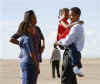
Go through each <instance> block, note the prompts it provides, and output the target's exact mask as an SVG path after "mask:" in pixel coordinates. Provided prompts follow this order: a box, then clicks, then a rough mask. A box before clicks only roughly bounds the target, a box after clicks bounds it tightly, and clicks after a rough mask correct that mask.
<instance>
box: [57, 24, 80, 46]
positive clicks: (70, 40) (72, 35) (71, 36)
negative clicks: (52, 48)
mask: <svg viewBox="0 0 100 84" xmlns="http://www.w3.org/2000/svg"><path fill="white" fill-rule="evenodd" d="M78 29H79V28H78V27H77V26H76V25H75V27H72V28H71V30H70V32H69V34H68V36H66V38H64V39H61V40H60V41H59V43H61V44H62V45H63V46H65V47H67V46H69V45H70V44H72V43H73V42H74V41H75V40H76V38H77V36H78Z"/></svg>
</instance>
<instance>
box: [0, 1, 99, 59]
mask: <svg viewBox="0 0 100 84" xmlns="http://www.w3.org/2000/svg"><path fill="white" fill-rule="evenodd" d="M99 4H100V0H0V58H2V59H16V58H17V57H18V55H19V52H20V48H19V47H18V46H16V45H13V44H11V43H10V42H9V39H10V37H11V36H12V35H13V34H14V33H15V32H16V31H17V29H18V25H19V23H20V22H21V21H22V20H23V16H24V12H25V11H27V10H34V11H35V13H36V16H37V20H38V23H37V25H38V26H39V27H40V28H41V31H42V32H43V34H44V37H45V42H46V48H45V51H44V53H43V58H50V56H51V54H52V49H53V43H54V42H55V39H56V34H57V25H58V12H59V9H60V8H69V9H70V8H72V7H79V8H80V9H81V11H82V15H81V20H83V21H84V22H85V24H84V30H85V47H84V49H83V51H82V57H84V58H95V57H96V58H97V57H99V58H100V53H99V52H100V46H99V43H100V37H99V36H100V33H99V32H100V10H99V9H100V5H99Z"/></svg>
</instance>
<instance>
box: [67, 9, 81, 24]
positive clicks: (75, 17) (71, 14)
mask: <svg viewBox="0 0 100 84" xmlns="http://www.w3.org/2000/svg"><path fill="white" fill-rule="evenodd" d="M79 17H80V16H79V15H78V14H76V13H74V12H73V11H71V10H70V11H69V18H70V20H71V22H75V21H77V20H78V19H79Z"/></svg>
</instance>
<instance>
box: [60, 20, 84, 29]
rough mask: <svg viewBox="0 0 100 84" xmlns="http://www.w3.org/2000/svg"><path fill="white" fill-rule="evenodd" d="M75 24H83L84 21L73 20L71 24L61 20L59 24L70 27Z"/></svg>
mask: <svg viewBox="0 0 100 84" xmlns="http://www.w3.org/2000/svg"><path fill="white" fill-rule="evenodd" d="M76 24H84V22H83V21H78V22H74V23H71V24H66V23H65V22H63V21H61V25H62V26H64V27H65V28H71V27H72V26H74V25H76Z"/></svg>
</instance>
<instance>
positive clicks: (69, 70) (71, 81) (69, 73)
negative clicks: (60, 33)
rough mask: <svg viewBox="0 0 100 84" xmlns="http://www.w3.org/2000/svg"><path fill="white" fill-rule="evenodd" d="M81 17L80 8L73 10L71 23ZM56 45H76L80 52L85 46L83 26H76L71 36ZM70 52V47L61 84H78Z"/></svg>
mask: <svg viewBox="0 0 100 84" xmlns="http://www.w3.org/2000/svg"><path fill="white" fill-rule="evenodd" d="M80 15H81V10H80V9H79V8H78V7H73V8H71V9H70V12H69V17H70V20H71V23H73V22H77V21H79V19H80ZM56 44H57V45H59V46H60V47H62V46H64V48H66V47H69V46H70V45H72V44H74V45H75V46H76V48H77V51H78V52H80V51H81V50H82V49H83V46H84V31H83V27H82V24H76V25H74V26H73V27H72V28H71V30H70V32H69V35H68V36H67V37H66V38H65V39H62V40H60V41H59V42H58V43H56ZM70 50H71V49H70V47H69V49H65V52H64V57H63V58H64V59H63V65H62V79H61V84H77V79H76V74H75V73H74V72H73V66H72V59H71V53H70V52H69V51H70ZM69 55H70V56H69ZM80 56H81V55H80ZM80 56H79V57H80Z"/></svg>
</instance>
